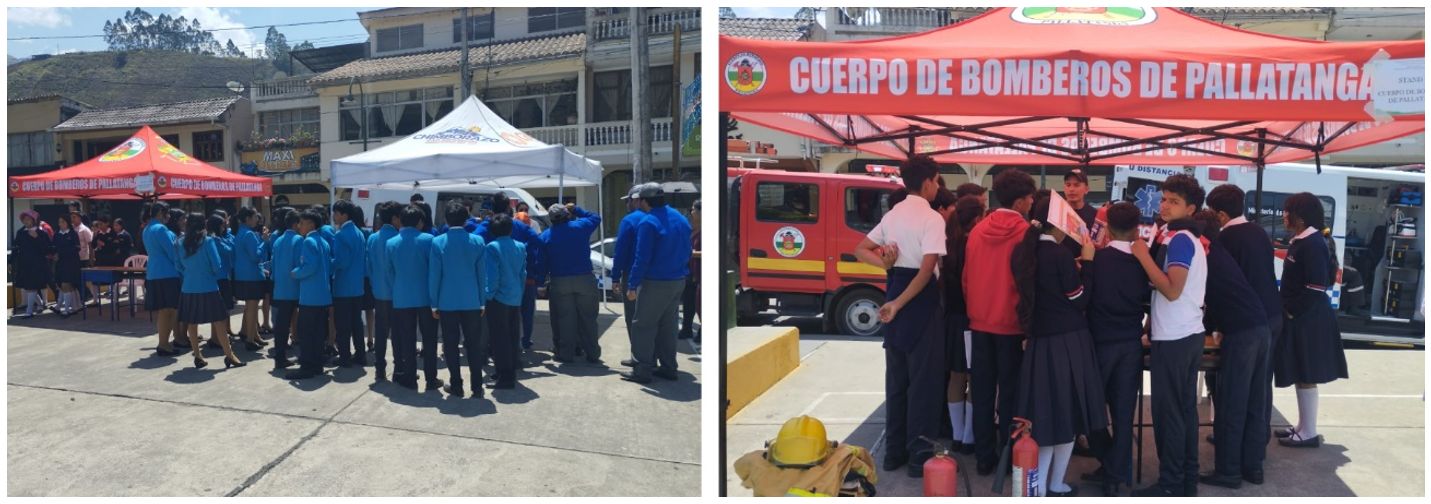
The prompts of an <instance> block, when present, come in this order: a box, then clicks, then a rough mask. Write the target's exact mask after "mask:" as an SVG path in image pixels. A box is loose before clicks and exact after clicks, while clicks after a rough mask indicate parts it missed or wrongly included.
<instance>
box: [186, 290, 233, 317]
mask: <svg viewBox="0 0 1431 504" xmlns="http://www.w3.org/2000/svg"><path fill="white" fill-rule="evenodd" d="M228 316H229V310H228V308H227V307H225V306H224V298H223V295H222V294H219V291H212V292H204V293H199V294H190V293H187V292H186V293H184V294H182V295H180V297H179V321H180V322H183V323H186V324H208V323H212V322H217V321H220V320H224V319H225V318H226V317H228Z"/></svg>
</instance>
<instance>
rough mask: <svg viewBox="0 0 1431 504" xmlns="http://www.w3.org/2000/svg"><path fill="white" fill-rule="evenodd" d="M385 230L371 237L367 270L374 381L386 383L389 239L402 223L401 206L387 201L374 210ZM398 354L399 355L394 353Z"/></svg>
mask: <svg viewBox="0 0 1431 504" xmlns="http://www.w3.org/2000/svg"><path fill="white" fill-rule="evenodd" d="M374 212H375V213H376V215H375V216H374V217H373V218H374V219H377V220H376V221H375V222H376V223H381V224H382V228H381V229H378V232H376V233H373V234H372V236H369V237H368V245H367V247H368V253H367V255H366V259H367V270H368V278H369V279H370V280H371V281H372V283H373V310H374V312H373V371H374V373H373V374H374V379H375V380H376V381H377V382H379V383H381V382H385V381H387V379H388V377H387V369H388V356H387V354H388V337H389V336H390V335H391V334H392V333H391V331H392V314H393V279H392V277H390V276H388V262H387V261H388V240H391V239H393V237H395V236H397V234H398V230H397V228H398V227H399V226H402V220H401V219H400V218H399V215H400V214H401V212H402V204H400V203H398V202H396V201H384V202H382V203H378V205H377V206H376V207H375V208H374ZM394 355H396V354H394Z"/></svg>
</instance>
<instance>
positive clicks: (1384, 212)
mask: <svg viewBox="0 0 1431 504" xmlns="http://www.w3.org/2000/svg"><path fill="white" fill-rule="evenodd" d="M1174 174H1189V175H1193V176H1194V177H1196V178H1197V179H1198V181H1199V182H1200V183H1201V184H1202V186H1203V188H1205V189H1207V190H1208V191H1211V190H1212V188H1213V187H1216V186H1218V185H1222V184H1235V185H1237V186H1238V187H1240V188H1242V189H1243V190H1244V191H1245V192H1246V193H1247V202H1246V203H1247V215H1248V218H1249V219H1250V218H1251V217H1252V213H1253V210H1254V209H1255V208H1256V203H1255V201H1256V188H1257V171H1256V168H1255V167H1251V166H1196V167H1191V168H1182V167H1164V166H1136V165H1135V166H1117V167H1114V171H1113V185H1112V187H1111V188H1110V192H1111V201H1122V200H1128V201H1132V202H1134V203H1135V204H1137V205H1139V209H1140V210H1142V211H1143V216H1144V219H1145V221H1146V222H1147V223H1151V222H1152V219H1153V217H1154V216H1155V215H1156V214H1157V205H1158V201H1159V199H1160V197H1161V193H1160V192H1159V187H1160V185H1161V184H1162V181H1163V180H1165V179H1166V178H1167V177H1168V176H1170V175H1174ZM1425 189H1426V175H1425V173H1423V172H1420V171H1414V172H1413V171H1402V170H1397V169H1368V168H1351V167H1342V166H1329V165H1322V171H1321V173H1317V170H1316V167H1315V166H1313V165H1309V164H1292V163H1284V164H1275V165H1269V166H1267V168H1266V171H1265V172H1264V173H1263V191H1264V192H1263V194H1262V212H1261V215H1262V217H1261V219H1259V223H1260V224H1261V225H1262V227H1263V229H1266V230H1267V232H1268V234H1269V235H1271V236H1272V238H1273V240H1274V241H1275V242H1276V244H1275V248H1276V251H1277V258H1276V268H1277V272H1278V273H1277V274H1278V277H1279V278H1280V277H1281V271H1282V258H1283V257H1285V253H1286V242H1287V239H1288V236H1287V232H1286V231H1285V230H1284V229H1283V228H1282V202H1283V200H1285V199H1286V198H1287V196H1290V195H1292V194H1295V193H1298V192H1304V191H1305V192H1310V193H1312V194H1315V195H1317V196H1318V197H1319V198H1320V199H1321V200H1322V206H1323V208H1325V209H1326V213H1327V222H1328V223H1330V224H1331V226H1332V237H1333V238H1334V239H1335V241H1336V251H1337V258H1338V259H1339V261H1340V263H1341V265H1342V267H1343V270H1342V271H1340V272H1339V273H1338V278H1337V282H1336V284H1335V285H1334V286H1333V288H1332V291H1331V297H1332V306H1333V307H1334V308H1336V309H1337V310H1338V314H1339V315H1340V317H1339V320H1338V325H1339V327H1340V328H1341V331H1342V337H1343V338H1344V339H1348V340H1361V341H1380V342H1396V343H1411V344H1414V345H1418V346H1424V344H1425V319H1426V311H1425V293H1426V281H1425V278H1424V274H1423V272H1424V270H1425V260H1424V251H1425V250H1426V247H1425V240H1424V238H1423V235H1422V234H1421V229H1422V224H1423V222H1424V219H1425V206H1424V202H1422V201H1421V197H1422V194H1424V192H1425ZM1147 232H1148V231H1147V230H1146V229H1145V234H1146V233H1147ZM1145 238H1146V236H1145ZM1348 268H1355V269H1356V270H1357V272H1358V273H1360V276H1361V278H1362V282H1363V284H1364V289H1363V290H1362V293H1363V294H1364V296H1363V299H1364V300H1365V302H1364V303H1362V305H1361V306H1343V303H1342V295H1343V293H1344V292H1346V291H1345V289H1347V287H1346V286H1345V285H1343V281H1344V279H1345V277H1346V273H1347V271H1346V270H1347V269H1348Z"/></svg>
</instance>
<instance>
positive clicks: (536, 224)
mask: <svg viewBox="0 0 1431 504" xmlns="http://www.w3.org/2000/svg"><path fill="white" fill-rule="evenodd" d="M499 192H500V193H504V194H506V195H507V198H509V199H511V200H512V204H513V205H516V204H517V203H518V202H521V203H526V204H527V206H528V207H530V208H529V210H530V211H529V212H527V215H528V216H530V217H531V218H532V227H533V228H534V229H535V230H536V231H537V232H538V233H540V232H542V230H543V229H546V228H547V226H548V223H549V222H550V221H548V220H547V208H546V207H545V206H542V204H541V203H540V202H538V201H537V199H536V198H534V197H532V194H531V193H529V192H527V191H526V190H525V189H517V188H502V189H494V188H490V187H478V186H473V187H472V188H470V189H463V190H461V191H424V190H417V191H411V190H398V189H354V190H353V194H352V201H353V204H355V205H358V207H360V208H362V209H363V215H365V216H367V218H368V220H369V222H370V223H371V221H372V219H373V216H374V214H373V208H375V207H377V205H378V203H381V202H384V201H396V202H398V203H402V204H407V202H408V201H409V200H411V199H412V195H414V194H421V195H422V199H423V202H424V203H427V204H428V205H430V206H432V211H433V213H434V214H436V215H434V216H433V220H436V221H438V224H441V223H442V208H443V207H445V206H446V205H447V202H449V201H460V200H464V199H470V200H475V201H476V202H477V204H478V206H481V205H483V204H486V205H487V206H489V207H490V206H491V205H490V203H489V202H490V201H491V199H492V197H493V196H496V195H497V193H499Z"/></svg>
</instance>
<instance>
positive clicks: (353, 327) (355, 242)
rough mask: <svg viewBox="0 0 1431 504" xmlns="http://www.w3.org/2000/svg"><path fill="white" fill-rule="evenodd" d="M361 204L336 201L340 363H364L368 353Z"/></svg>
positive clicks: (335, 287)
mask: <svg viewBox="0 0 1431 504" xmlns="http://www.w3.org/2000/svg"><path fill="white" fill-rule="evenodd" d="M357 213H358V207H357V205H354V204H353V202H351V201H348V200H345V199H344V200H338V202H337V203H334V204H333V223H334V224H337V225H338V232H337V233H335V234H334V237H333V242H334V247H333V316H334V317H335V320H334V323H333V325H334V326H335V329H336V330H337V338H336V339H337V344H338V365H339V366H341V367H348V366H352V365H354V364H356V365H358V366H362V365H364V364H366V363H365V362H364V360H366V359H365V357H364V356H366V355H367V353H368V351H367V348H366V345H365V343H366V342H365V341H364V337H363V318H362V317H363V275H364V272H365V271H366V269H367V268H366V266H365V265H366V261H365V259H364V255H365V254H366V252H367V251H366V250H365V248H364V247H363V233H362V232H361V231H358V226H357V225H355V224H353V217H354V215H355V214H357Z"/></svg>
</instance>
